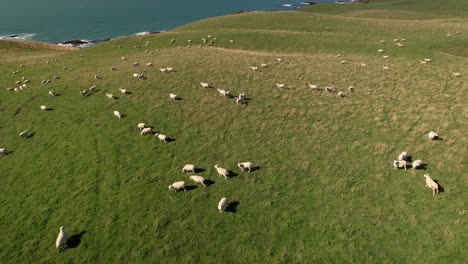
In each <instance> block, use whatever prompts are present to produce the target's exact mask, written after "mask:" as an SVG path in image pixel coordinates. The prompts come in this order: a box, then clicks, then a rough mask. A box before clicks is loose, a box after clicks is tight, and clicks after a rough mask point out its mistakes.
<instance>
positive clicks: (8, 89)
mask: <svg viewBox="0 0 468 264" xmlns="http://www.w3.org/2000/svg"><path fill="white" fill-rule="evenodd" d="M14 90H15V88H11V87H9V88H7V91H9V92H11V91H14Z"/></svg>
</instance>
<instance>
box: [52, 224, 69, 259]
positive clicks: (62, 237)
mask: <svg viewBox="0 0 468 264" xmlns="http://www.w3.org/2000/svg"><path fill="white" fill-rule="evenodd" d="M67 241H68V234H67V232H66V231H65V228H64V227H63V226H61V227H60V232H59V234H58V236H57V239H56V240H55V248H57V251H58V253H60V251H61V250H62V249H64V247H65V246H66V245H67Z"/></svg>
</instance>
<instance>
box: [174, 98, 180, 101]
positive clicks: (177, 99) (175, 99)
mask: <svg viewBox="0 0 468 264" xmlns="http://www.w3.org/2000/svg"><path fill="white" fill-rule="evenodd" d="M174 101H182V98H181V97H176V98H174Z"/></svg>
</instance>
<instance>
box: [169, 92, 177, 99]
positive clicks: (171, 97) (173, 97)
mask: <svg viewBox="0 0 468 264" xmlns="http://www.w3.org/2000/svg"><path fill="white" fill-rule="evenodd" d="M169 98H170V99H172V100H174V101H175V100H176V99H177V94H173V93H170V94H169Z"/></svg>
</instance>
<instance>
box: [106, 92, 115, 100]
mask: <svg viewBox="0 0 468 264" xmlns="http://www.w3.org/2000/svg"><path fill="white" fill-rule="evenodd" d="M106 96H107V98H109V99H110V100H115V98H114V95H113V94H110V93H106Z"/></svg>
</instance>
